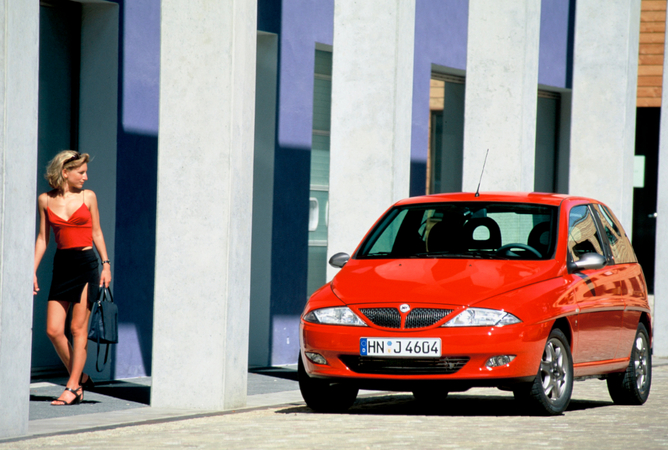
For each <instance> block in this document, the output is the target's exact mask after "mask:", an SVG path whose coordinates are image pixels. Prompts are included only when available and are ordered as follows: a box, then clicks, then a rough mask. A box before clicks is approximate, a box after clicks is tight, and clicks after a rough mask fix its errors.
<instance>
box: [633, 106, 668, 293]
mask: <svg viewBox="0 0 668 450" xmlns="http://www.w3.org/2000/svg"><path fill="white" fill-rule="evenodd" d="M660 122H661V108H638V109H637V115H636V150H635V155H636V164H635V167H636V171H637V173H636V176H635V177H634V186H635V187H634V189H633V233H632V241H633V248H634V249H635V252H636V255H637V256H638V261H639V262H640V264H641V265H642V268H643V272H644V273H645V278H646V279H647V288H648V289H649V292H650V293H652V294H653V293H654V255H655V244H656V198H657V192H656V190H657V183H658V167H659V125H660ZM638 171H639V172H638ZM640 180H642V182H640Z"/></svg>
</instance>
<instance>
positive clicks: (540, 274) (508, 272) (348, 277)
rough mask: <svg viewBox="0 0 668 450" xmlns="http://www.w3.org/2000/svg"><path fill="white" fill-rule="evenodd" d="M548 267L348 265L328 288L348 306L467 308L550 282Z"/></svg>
mask: <svg viewBox="0 0 668 450" xmlns="http://www.w3.org/2000/svg"><path fill="white" fill-rule="evenodd" d="M559 270H560V267H559V264H557V262H556V261H555V260H549V261H508V260H471V259H433V258H424V259H393V260H379V259H366V260H363V259H357V260H355V259H351V260H350V261H348V263H347V264H346V265H345V267H344V268H343V269H342V270H341V272H339V274H338V275H337V276H336V277H335V278H334V280H333V282H332V287H333V290H334V293H335V294H336V296H337V297H338V298H339V299H340V300H341V301H343V302H344V303H346V304H348V305H355V304H370V303H371V304H373V303H393V302H402V303H403V302H420V303H434V304H441V305H453V306H467V305H473V304H475V303H477V302H479V301H482V300H485V299H488V298H490V297H494V296H496V295H499V294H503V293H504V292H508V291H511V290H514V289H517V288H520V287H523V286H527V285H530V284H534V283H538V282H540V281H544V280H548V279H550V278H554V277H556V276H558V274H559Z"/></svg>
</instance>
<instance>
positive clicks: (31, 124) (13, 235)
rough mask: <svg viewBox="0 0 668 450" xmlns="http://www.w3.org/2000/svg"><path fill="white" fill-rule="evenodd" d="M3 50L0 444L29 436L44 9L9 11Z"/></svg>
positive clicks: (15, 5)
mask: <svg viewBox="0 0 668 450" xmlns="http://www.w3.org/2000/svg"><path fill="white" fill-rule="evenodd" d="M0 43H1V45H0V64H1V65H2V71H1V72H0V86H1V88H0V106H1V109H0V121H1V123H2V126H1V127H0V153H1V154H0V161H1V162H0V165H1V166H2V168H1V170H0V202H1V204H2V207H1V208H0V438H7V437H12V436H20V435H23V434H26V433H27V431H28V407H29V403H30V347H31V337H32V288H31V286H32V274H33V265H34V261H35V211H36V209H35V208H36V204H37V197H36V195H37V192H36V179H35V173H36V171H37V105H38V103H37V92H38V75H39V2H24V1H9V2H6V3H5V4H4V6H3V8H2V9H1V10H0ZM47 289H48V287H47Z"/></svg>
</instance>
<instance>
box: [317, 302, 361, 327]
mask: <svg viewBox="0 0 668 450" xmlns="http://www.w3.org/2000/svg"><path fill="white" fill-rule="evenodd" d="M304 320H305V321H306V322H311V323H322V324H326V325H352V326H356V327H366V326H367V324H366V323H364V321H363V320H362V319H360V318H359V316H358V315H357V314H355V313H354V312H353V311H352V310H351V309H350V308H348V307H347V306H340V307H336V308H321V309H314V310H313V311H311V312H309V313H308V314H306V315H305V316H304Z"/></svg>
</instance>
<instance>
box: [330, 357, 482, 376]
mask: <svg viewBox="0 0 668 450" xmlns="http://www.w3.org/2000/svg"><path fill="white" fill-rule="evenodd" d="M340 359H341V361H343V363H344V364H345V365H346V366H348V368H349V369H350V370H352V371H353V372H356V373H368V374H381V375H402V374H404V375H448V374H453V373H456V372H457V371H458V370H459V369H461V368H462V367H464V365H465V364H466V363H467V362H468V361H469V359H470V358H469V357H468V356H447V357H443V358H421V359H417V358H416V359H412V358H411V359H408V358H373V357H367V356H356V355H341V356H340Z"/></svg>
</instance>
